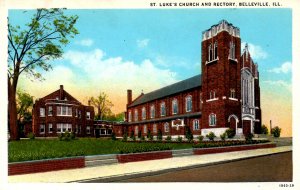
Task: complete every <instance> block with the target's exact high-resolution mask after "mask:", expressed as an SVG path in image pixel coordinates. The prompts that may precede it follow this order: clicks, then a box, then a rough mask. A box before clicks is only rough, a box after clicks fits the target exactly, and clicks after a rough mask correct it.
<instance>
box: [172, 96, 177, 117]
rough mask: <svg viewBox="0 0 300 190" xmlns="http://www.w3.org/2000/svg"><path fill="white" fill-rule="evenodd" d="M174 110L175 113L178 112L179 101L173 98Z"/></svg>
mask: <svg viewBox="0 0 300 190" xmlns="http://www.w3.org/2000/svg"><path fill="white" fill-rule="evenodd" d="M172 112H173V114H177V113H178V101H177V99H174V100H172Z"/></svg>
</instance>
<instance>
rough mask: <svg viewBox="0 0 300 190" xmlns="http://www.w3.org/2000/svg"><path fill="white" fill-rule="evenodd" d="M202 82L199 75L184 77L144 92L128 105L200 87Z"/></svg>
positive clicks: (131, 105)
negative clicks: (178, 80)
mask: <svg viewBox="0 0 300 190" xmlns="http://www.w3.org/2000/svg"><path fill="white" fill-rule="evenodd" d="M201 84H202V81H201V75H200V74H199V75H196V76H193V77H191V78H188V79H185V80H183V81H180V82H177V83H174V84H171V85H169V86H165V87H163V88H160V89H158V90H155V91H152V92H149V93H147V94H144V95H142V96H140V97H139V98H137V99H136V100H134V101H133V102H132V104H130V105H129V106H128V107H133V106H136V105H139V104H143V103H146V102H149V101H152V100H156V99H160V98H164V97H166V96H170V95H173V94H176V93H179V92H183V91H186V90H189V89H192V88H196V87H200V86H201Z"/></svg>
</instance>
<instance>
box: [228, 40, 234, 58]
mask: <svg viewBox="0 0 300 190" xmlns="http://www.w3.org/2000/svg"><path fill="white" fill-rule="evenodd" d="M229 58H230V59H235V44H234V43H233V42H230V49H229Z"/></svg>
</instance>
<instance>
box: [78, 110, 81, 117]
mask: <svg viewBox="0 0 300 190" xmlns="http://www.w3.org/2000/svg"><path fill="white" fill-rule="evenodd" d="M78 118H79V119H80V118H81V110H78Z"/></svg>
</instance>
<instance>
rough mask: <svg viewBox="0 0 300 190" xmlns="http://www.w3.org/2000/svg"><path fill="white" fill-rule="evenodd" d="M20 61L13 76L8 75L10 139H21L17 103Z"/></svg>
mask: <svg viewBox="0 0 300 190" xmlns="http://www.w3.org/2000/svg"><path fill="white" fill-rule="evenodd" d="M19 71H20V62H17V63H16V68H15V70H14V74H13V77H12V78H9V77H8V79H7V80H8V112H9V113H8V114H9V128H10V140H20V137H19V130H18V123H17V104H16V92H17V85H18V79H19V74H20V73H19Z"/></svg>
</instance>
